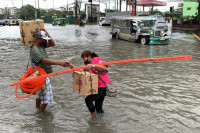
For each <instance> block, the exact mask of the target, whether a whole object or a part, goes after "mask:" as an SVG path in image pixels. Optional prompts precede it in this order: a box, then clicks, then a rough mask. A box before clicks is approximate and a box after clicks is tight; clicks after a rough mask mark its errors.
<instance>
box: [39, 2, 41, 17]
mask: <svg viewBox="0 0 200 133" xmlns="http://www.w3.org/2000/svg"><path fill="white" fill-rule="evenodd" d="M38 12H39V18H40V16H41V14H40V0H38Z"/></svg>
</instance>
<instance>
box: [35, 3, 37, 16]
mask: <svg viewBox="0 0 200 133" xmlns="http://www.w3.org/2000/svg"><path fill="white" fill-rule="evenodd" d="M35 19H37V11H36V0H35Z"/></svg>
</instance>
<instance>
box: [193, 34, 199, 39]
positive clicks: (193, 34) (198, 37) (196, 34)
mask: <svg viewBox="0 0 200 133" xmlns="http://www.w3.org/2000/svg"><path fill="white" fill-rule="evenodd" d="M192 34H193V35H194V36H195V37H196V38H197V39H198V40H200V37H199V36H198V35H197V34H195V33H192Z"/></svg>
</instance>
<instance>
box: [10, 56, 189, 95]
mask: <svg viewBox="0 0 200 133" xmlns="http://www.w3.org/2000/svg"><path fill="white" fill-rule="evenodd" d="M184 59H191V56H190V55H187V56H177V57H164V58H145V59H130V60H119V61H111V62H105V63H100V64H98V65H112V64H121V63H130V62H145V61H165V60H184ZM85 68H86V66H82V67H76V68H73V69H67V70H63V71H59V72H54V73H50V74H41V76H39V77H35V78H30V79H26V78H23V79H22V78H21V79H20V80H19V81H17V82H14V83H11V84H10V86H14V85H17V86H16V88H17V87H18V85H19V84H21V86H23V85H24V84H26V87H28V86H29V85H31V84H35V86H37V85H38V84H39V82H40V80H45V78H46V77H50V76H55V75H59V74H63V73H68V72H72V71H77V70H82V69H85ZM40 69H41V68H40ZM22 77H23V76H22ZM37 83H38V84H37ZM39 87H40V86H38V87H35V90H32V92H31V93H30V94H29V95H28V96H30V95H31V94H32V93H33V92H34V91H36V90H37V89H39ZM16 91H17V89H15V94H16ZM28 96H26V97H28ZM16 97H18V96H17V95H16ZM26 97H25V98H26ZM18 98H20V97H18Z"/></svg>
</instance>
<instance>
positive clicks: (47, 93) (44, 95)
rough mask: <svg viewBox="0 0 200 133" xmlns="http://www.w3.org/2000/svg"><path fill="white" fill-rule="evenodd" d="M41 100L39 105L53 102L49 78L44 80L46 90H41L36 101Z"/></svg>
mask: <svg viewBox="0 0 200 133" xmlns="http://www.w3.org/2000/svg"><path fill="white" fill-rule="evenodd" d="M39 98H40V100H41V104H48V103H52V102H53V92H52V88H51V82H50V78H49V77H47V78H46V89H43V90H42V91H41V92H40V93H39V94H38V95H37V96H36V99H39Z"/></svg>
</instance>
